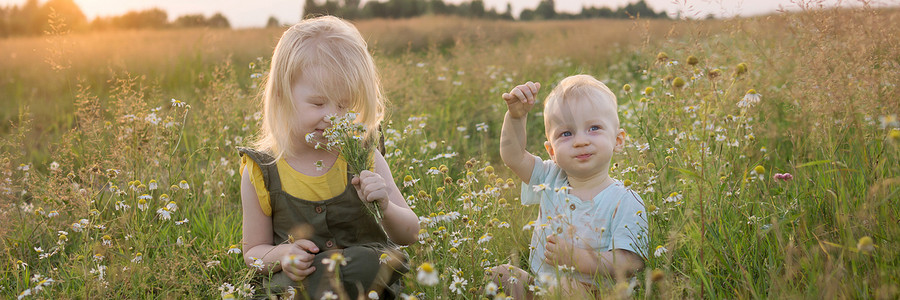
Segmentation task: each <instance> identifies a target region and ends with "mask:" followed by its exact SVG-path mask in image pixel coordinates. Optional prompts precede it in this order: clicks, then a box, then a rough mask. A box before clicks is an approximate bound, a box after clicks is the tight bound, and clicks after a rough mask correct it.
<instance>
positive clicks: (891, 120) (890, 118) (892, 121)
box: [878, 114, 900, 128]
mask: <svg viewBox="0 0 900 300" xmlns="http://www.w3.org/2000/svg"><path fill="white" fill-rule="evenodd" d="M878 121H879V122H880V123H881V128H898V127H900V118H897V115H893V114H891V115H884V116H880V117H878Z"/></svg>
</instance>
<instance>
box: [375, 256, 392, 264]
mask: <svg viewBox="0 0 900 300" xmlns="http://www.w3.org/2000/svg"><path fill="white" fill-rule="evenodd" d="M389 261H391V256H390V255H388V254H387V253H382V254H381V257H379V258H378V263H379V264H386V263H387V262H389Z"/></svg>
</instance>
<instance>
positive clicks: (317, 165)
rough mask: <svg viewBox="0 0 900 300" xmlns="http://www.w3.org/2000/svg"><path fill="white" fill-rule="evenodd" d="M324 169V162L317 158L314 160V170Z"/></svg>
mask: <svg viewBox="0 0 900 300" xmlns="http://www.w3.org/2000/svg"><path fill="white" fill-rule="evenodd" d="M324 169H325V162H323V161H322V160H317V161H316V171H322V170H324Z"/></svg>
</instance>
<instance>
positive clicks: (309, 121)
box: [291, 76, 349, 149]
mask: <svg viewBox="0 0 900 300" xmlns="http://www.w3.org/2000/svg"><path fill="white" fill-rule="evenodd" d="M291 100H292V101H293V102H294V116H295V117H296V120H295V123H294V126H295V128H294V130H293V132H294V138H299V139H301V140H303V141H304V142H302V143H299V144H301V145H304V146H307V147H309V148H312V149H314V148H315V146H316V142H322V143H324V142H325V140H324V138H323V136H322V135H323V133H324V132H325V128H328V127H330V126H331V123H330V122H328V120H327V117H328V116H332V115H343V114H345V113H347V106H346V105H345V104H343V103H338V101H333V100H330V99H329V98H328V97H326V96H325V94H324V93H323V92H322V91H320V89H319V88H318V87H317V86H316V85H315V81H312V80H308V79H307V78H306V76H300V77H299V78H298V79H297V80H295V81H294V82H293V83H292V84H291ZM341 102H344V103H347V102H349V101H341ZM309 133H314V136H315V140H314V141H312V142H305V138H306V135H307V134H309Z"/></svg>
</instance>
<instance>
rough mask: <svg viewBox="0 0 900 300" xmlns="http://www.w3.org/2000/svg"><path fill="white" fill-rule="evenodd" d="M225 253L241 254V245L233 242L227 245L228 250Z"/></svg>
mask: <svg viewBox="0 0 900 300" xmlns="http://www.w3.org/2000/svg"><path fill="white" fill-rule="evenodd" d="M226 253H228V254H241V247H238V245H237V244H233V245H231V246H228V251H226Z"/></svg>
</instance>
